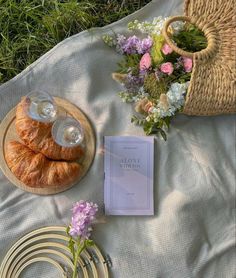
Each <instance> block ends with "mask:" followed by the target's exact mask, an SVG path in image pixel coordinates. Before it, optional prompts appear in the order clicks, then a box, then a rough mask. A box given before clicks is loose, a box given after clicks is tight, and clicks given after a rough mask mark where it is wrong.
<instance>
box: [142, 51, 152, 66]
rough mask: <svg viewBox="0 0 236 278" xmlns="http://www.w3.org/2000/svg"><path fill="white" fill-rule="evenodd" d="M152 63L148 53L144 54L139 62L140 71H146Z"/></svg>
mask: <svg viewBox="0 0 236 278" xmlns="http://www.w3.org/2000/svg"><path fill="white" fill-rule="evenodd" d="M151 64H152V61H151V56H150V54H149V53H145V54H144V55H143V56H142V58H141V60H140V62H139V68H140V70H146V69H149V68H150V67H151Z"/></svg>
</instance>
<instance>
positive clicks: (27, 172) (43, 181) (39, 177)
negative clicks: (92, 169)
mask: <svg viewBox="0 0 236 278" xmlns="http://www.w3.org/2000/svg"><path fill="white" fill-rule="evenodd" d="M5 158H6V162H7V164H8V167H9V168H10V170H11V171H12V173H13V174H14V175H15V176H16V177H17V178H18V179H19V180H20V181H22V182H23V183H24V184H26V185H27V186H30V187H54V186H55V187H60V186H65V185H69V184H72V183H73V182H74V181H75V180H76V179H77V178H78V177H79V175H80V174H81V169H82V168H81V166H80V164H78V163H77V162H68V161H52V160H50V159H48V158H47V157H45V156H44V155H43V154H42V153H35V152H34V151H32V150H31V149H30V148H28V147H27V146H25V145H23V144H21V143H19V142H16V141H11V142H9V143H8V144H7V146H6V154H5Z"/></svg>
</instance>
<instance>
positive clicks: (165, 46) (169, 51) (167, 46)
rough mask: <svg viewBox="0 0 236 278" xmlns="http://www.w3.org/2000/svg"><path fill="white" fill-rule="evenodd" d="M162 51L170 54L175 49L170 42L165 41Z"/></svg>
mask: <svg viewBox="0 0 236 278" xmlns="http://www.w3.org/2000/svg"><path fill="white" fill-rule="evenodd" d="M161 51H162V52H163V53H164V54H165V55H167V54H170V53H172V52H173V49H172V48H171V47H170V46H169V44H167V43H165V44H164V45H163V46H162V49H161Z"/></svg>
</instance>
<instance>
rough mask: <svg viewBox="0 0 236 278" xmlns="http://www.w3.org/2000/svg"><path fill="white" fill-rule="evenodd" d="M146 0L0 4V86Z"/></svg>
mask: <svg viewBox="0 0 236 278" xmlns="http://www.w3.org/2000/svg"><path fill="white" fill-rule="evenodd" d="M148 2H150V0H143V1H142V0H139V1H138V0H126V1H125V0H123V1H118V0H0V84H1V83H4V82H6V81H7V80H9V79H11V78H12V77H14V76H15V75H17V74H18V73H19V72H21V71H22V70H23V69H25V68H26V67H27V66H28V65H30V64H31V63H32V62H34V61H35V60H36V59H38V58H39V57H40V56H41V55H43V54H44V53H46V52H47V51H48V50H49V49H51V48H52V47H53V46H55V45H56V44H57V43H59V42H60V41H62V40H63V39H65V38H67V37H70V36H72V35H74V34H77V33H78V32H80V31H82V30H86V29H89V28H92V27H101V26H104V25H107V24H109V23H111V22H114V21H116V20H118V19H120V18H122V17H125V16H126V15H128V14H130V13H132V12H134V11H136V10H138V9H140V8H141V7H142V6H144V5H145V4H147V3H148Z"/></svg>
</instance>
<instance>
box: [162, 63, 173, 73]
mask: <svg viewBox="0 0 236 278" xmlns="http://www.w3.org/2000/svg"><path fill="white" fill-rule="evenodd" d="M160 70H161V72H163V73H166V74H168V75H171V74H172V72H173V71H174V67H173V64H172V63H171V62H167V63H163V64H161V67H160Z"/></svg>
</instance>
